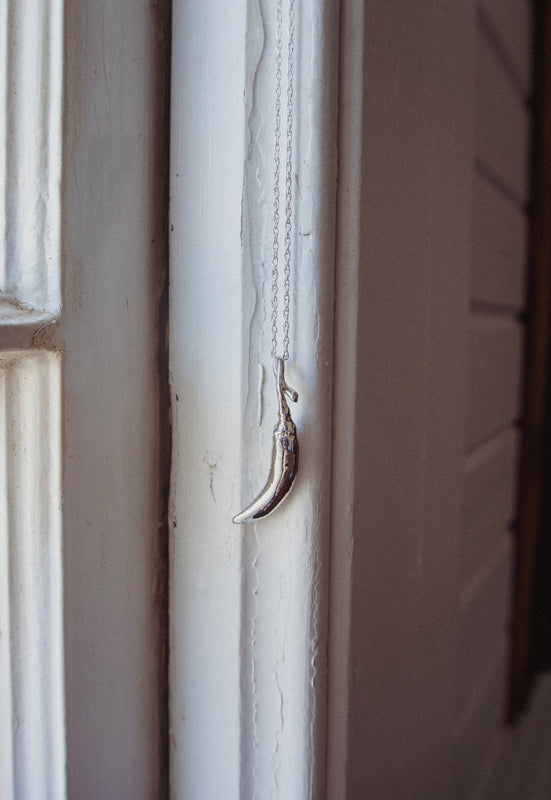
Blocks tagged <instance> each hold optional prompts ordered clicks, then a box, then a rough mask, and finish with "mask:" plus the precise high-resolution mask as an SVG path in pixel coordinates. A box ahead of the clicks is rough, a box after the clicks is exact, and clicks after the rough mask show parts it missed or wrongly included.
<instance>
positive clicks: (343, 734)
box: [327, 0, 364, 800]
mask: <svg viewBox="0 0 551 800" xmlns="http://www.w3.org/2000/svg"><path fill="white" fill-rule="evenodd" d="M363 47H364V4H363V2H357V1H356V0H344V1H343V2H342V3H341V19H340V43H339V138H338V152H339V172H338V194H337V240H336V264H335V320H334V351H333V352H334V367H333V421H332V427H333V442H334V447H333V450H332V464H331V540H330V574H329V649H328V651H329V663H328V724H327V798H333V799H334V800H345V798H346V797H347V781H346V777H347V776H346V770H347V761H348V746H349V731H348V721H349V720H348V716H349V686H350V614H351V579H352V559H353V556H354V513H353V504H354V466H355V458H354V447H355V434H356V415H355V411H356V407H355V406H356V404H355V394H356V360H357V352H356V348H357V323H358V301H359V297H358V289H359V263H360V241H361V203H362V180H361V177H362V152H363V138H364V130H363V124H362V120H363V113H364V109H363V91H364V86H363V63H364V52H363Z"/></svg>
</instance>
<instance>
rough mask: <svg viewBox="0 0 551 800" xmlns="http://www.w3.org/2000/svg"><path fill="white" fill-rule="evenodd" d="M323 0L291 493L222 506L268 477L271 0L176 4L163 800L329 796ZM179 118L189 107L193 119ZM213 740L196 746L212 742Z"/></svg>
mask: <svg viewBox="0 0 551 800" xmlns="http://www.w3.org/2000/svg"><path fill="white" fill-rule="evenodd" d="M336 13H337V8H336V5H335V4H330V3H327V4H326V3H313V2H304V3H301V4H300V5H297V21H296V26H297V44H296V59H297V71H296V76H297V77H296V86H295V97H296V104H297V105H296V113H295V120H296V128H295V130H296V139H295V153H296V161H295V170H296V173H297V177H296V178H295V179H294V182H293V183H294V195H295V197H296V198H297V210H296V216H295V217H294V220H293V225H294V248H295V252H296V253H297V266H296V268H295V267H294V268H293V277H292V281H293V283H292V303H291V358H290V360H289V363H288V368H287V377H288V380H289V383H291V384H292V385H293V386H294V387H295V388H296V389H297V390H298V392H299V395H300V400H299V403H298V405H297V406H296V408H293V416H294V418H295V420H296V422H297V426H298V431H299V441H300V448H301V450H300V468H299V475H298V478H297V483H296V487H295V488H294V489H293V493H292V495H291V497H290V498H289V500H288V502H287V503H286V504H285V505H284V506H283V507H282V508H281V509H279V510H278V511H277V512H276V513H274V515H273V516H271V517H270V518H269V519H267V520H264V521H262V522H259V523H257V524H255V525H252V526H251V525H249V526H248V527H237V526H235V525H234V524H233V523H232V517H233V515H234V514H235V513H236V512H237V511H239V510H240V508H242V507H243V505H244V504H245V503H246V502H248V500H250V499H251V496H252V495H253V494H254V493H255V492H257V491H258V490H259V489H260V488H261V485H262V484H263V482H264V480H265V478H266V476H267V474H268V470H269V460H270V455H271V439H272V429H273V425H274V422H275V415H276V406H275V389H274V383H273V378H272V374H271V363H270V326H269V305H268V304H269V299H268V298H269V286H270V280H271V278H270V274H269V273H270V267H269V266H267V265H269V263H270V261H271V244H270V243H271V222H270V216H271V211H272V209H271V197H272V175H271V173H272V167H271V164H272V160H273V156H272V152H273V140H272V134H271V131H273V122H272V115H273V98H274V83H273V81H274V72H275V68H274V55H273V44H274V31H275V14H274V13H273V6H272V4H268V3H264V2H262V3H260V4H257V3H249V4H247V3H245V2H243V3H238V4H235V3H234V4H231V6H230V5H228V4H227V3H223V2H214V3H212V4H208V5H205V6H199V5H198V4H196V3H193V2H188V1H187V0H186V1H185V2H177V3H175V5H174V42H173V54H174V61H173V72H172V76H173V106H172V125H173V128H172V133H173V142H172V166H171V196H172V206H171V230H172V234H171V292H172V294H171V313H170V319H171V376H172V399H173V426H174V450H173V480H172V514H173V528H172V535H171V555H172V568H171V576H172V584H171V671H170V682H171V736H172V742H173V748H172V751H171V767H172V779H171V791H172V794H173V796H174V797H177V798H179V799H180V798H182V799H183V798H190V800H195V798H198V797H205V798H207V797H209V798H210V797H212V798H214V797H224V798H228V800H231V798H247V797H255V796H256V797H274V798H276V797H277V798H282V799H283V798H285V800H287V798H288V799H289V800H294V799H295V798H296V799H297V800H300V799H301V798H306V797H310V796H320V797H321V796H323V792H324V788H323V784H324V778H325V776H324V755H325V741H324V729H325V708H324V706H325V672H326V665H325V652H326V645H325V635H326V634H325V625H326V569H327V546H328V519H329V467H330V427H331V426H330V410H331V346H332V343H331V327H332V326H331V319H332V308H333V300H332V291H333V277H332V265H333V252H334V245H333V231H334V219H333V215H334V193H335V178H334V171H335V165H336V148H335V143H336V136H335V122H336V102H335V87H336V81H335V78H336V69H335V67H336V31H337V19H336ZM190 110H191V113H190ZM206 743H208V744H207V745H206Z"/></svg>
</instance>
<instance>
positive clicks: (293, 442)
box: [233, 358, 298, 523]
mask: <svg viewBox="0 0 551 800" xmlns="http://www.w3.org/2000/svg"><path fill="white" fill-rule="evenodd" d="M284 363H285V362H284V361H283V359H282V358H277V359H276V371H275V372H276V391H277V402H278V407H279V419H278V421H277V424H276V426H275V428H274V443H273V448H272V469H271V472H270V476H269V478H268V481H267V483H266V486H265V487H264V489H263V490H262V491H261V493H260V494H259V495H258V497H257V498H256V500H253V502H252V503H251V504H250V505H249V506H247V508H246V509H245V510H244V511H242V512H241V513H240V514H237V515H236V516H235V517H234V518H233V521H234V522H236V523H240V522H252V521H253V520H256V519H262V517H267V516H268V514H271V513H272V511H274V510H275V509H276V508H277V507H278V505H279V504H280V503H281V501H282V500H283V499H284V498H285V497H286V496H287V495H288V494H289V492H290V490H291V488H292V486H293V483H294V480H295V477H296V474H297V469H298V439H297V426H296V425H295V423H294V422H293V420H292V419H291V413H290V411H289V406H288V405H287V400H286V397H285V395H287V396H288V397H289V398H290V399H291V400H292V401H293V403H296V402H297V400H298V394H297V392H295V391H294V390H293V389H291V388H289V386H287V384H286V383H285V368H284Z"/></svg>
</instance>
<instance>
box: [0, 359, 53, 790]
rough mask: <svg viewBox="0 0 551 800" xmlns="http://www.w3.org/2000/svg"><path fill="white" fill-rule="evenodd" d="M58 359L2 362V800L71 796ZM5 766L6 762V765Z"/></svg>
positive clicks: (0, 608) (0, 370) (0, 433)
mask: <svg viewBox="0 0 551 800" xmlns="http://www.w3.org/2000/svg"><path fill="white" fill-rule="evenodd" d="M60 367H61V359H60V356H59V354H57V353H36V352H31V353H29V352H27V353H24V352H12V353H10V352H6V353H3V354H2V355H1V356H0V373H1V388H2V393H1V396H0V404H1V405H2V407H3V408H2V410H3V413H2V420H1V422H2V430H1V431H0V441H1V444H2V445H4V446H5V451H4V452H5V454H6V455H5V463H4V469H3V470H2V475H1V476H0V490H1V494H0V519H1V520H2V522H3V523H4V524H3V525H2V541H1V550H0V561H1V563H2V565H4V564H5V565H6V567H7V572H8V575H7V576H6V578H7V580H6V582H5V583H3V585H2V602H1V606H0V614H1V616H0V630H1V632H2V636H1V641H0V649H1V652H2V657H1V662H0V683H1V685H2V706H3V711H4V712H5V713H3V714H2V717H1V720H0V741H1V742H2V756H3V764H2V778H1V786H2V789H3V794H2V797H6V798H12V797H13V798H17V799H18V800H32V798H36V797H51V798H53V799H54V800H63V798H64V797H65V713H64V681H63V622H62V621H63V610H62V597H63V592H62V567H61V563H62V561H61V475H60V468H61V402H60V378H61V370H60ZM4 758H5V760H4Z"/></svg>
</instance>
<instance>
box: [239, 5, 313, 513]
mask: <svg viewBox="0 0 551 800" xmlns="http://www.w3.org/2000/svg"><path fill="white" fill-rule="evenodd" d="M276 15H277V23H276V25H277V38H276V89H275V144H274V189H273V194H274V209H273V227H272V233H273V241H272V288H271V306H272V314H271V327H272V349H271V356H272V360H273V365H274V375H275V379H276V393H277V402H278V421H277V423H276V426H275V428H274V433H273V448H272V466H271V471H270V475H269V477H268V481H267V483H266V485H265V487H264V489H263V490H262V491H261V492H260V494H259V495H258V497H256V499H255V500H253V502H252V503H251V504H250V505H249V506H247V508H245V509H244V511H242V512H241V513H240V514H237V515H236V516H235V517H234V518H233V521H234V522H236V523H240V522H250V521H254V520H257V519H261V518H262V517H266V516H268V514H271V512H272V511H274V510H275V509H276V508H277V507H278V506H279V504H280V503H281V501H282V500H283V499H284V498H285V497H286V496H287V495H288V494H289V491H290V490H291V488H292V486H293V483H294V480H295V477H296V474H297V468H298V439H297V428H296V425H295V423H294V422H293V420H292V419H291V414H290V411H289V406H288V404H287V398H289V399H291V400H292V401H293V402H294V403H296V402H297V400H298V394H297V392H295V391H294V390H293V389H291V388H290V387H289V386H288V385H287V383H286V381H285V362H286V361H287V360H288V358H289V307H290V296H291V224H292V217H293V191H292V190H293V173H292V169H293V76H294V46H295V43H294V34H295V9H294V0H289V11H288V16H289V33H288V40H287V129H286V148H285V239H284V256H283V309H282V316H283V325H282V329H283V341H282V354H281V356H278V354H277V351H278V310H279V308H278V306H279V283H280V276H279V262H280V253H279V228H280V215H279V203H280V183H281V178H280V166H281V152H280V150H281V148H280V140H281V84H282V78H283V72H282V65H283V0H276Z"/></svg>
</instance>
